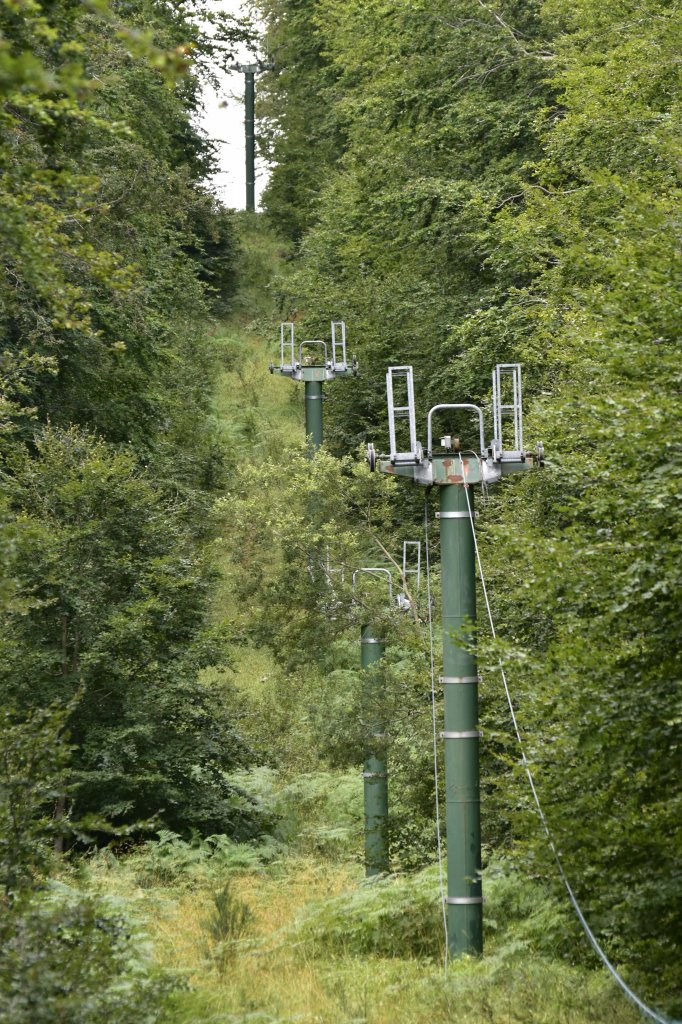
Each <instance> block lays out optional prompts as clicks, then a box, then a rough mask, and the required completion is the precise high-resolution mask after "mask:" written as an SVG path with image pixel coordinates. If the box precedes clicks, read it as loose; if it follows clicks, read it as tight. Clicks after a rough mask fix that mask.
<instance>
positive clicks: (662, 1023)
mask: <svg viewBox="0 0 682 1024" xmlns="http://www.w3.org/2000/svg"><path fill="white" fill-rule="evenodd" d="M459 458H460V462H461V461H462V456H461V455H460V457H459ZM462 477H464V464H463V463H462ZM464 493H465V495H466V499H467V507H468V509H469V522H470V524H471V533H472V536H473V538H474V549H475V551H476V562H477V563H478V572H479V576H480V578H481V588H482V590H483V597H484V598H485V606H486V609H487V612H488V621H489V622H490V631H491V633H492V636H493V639H496V638H497V632H496V630H495V623H494V621H493V613H492V611H491V608H490V601H489V600H488V588H487V587H486V583H485V576H484V575H483V566H482V564H481V554H480V551H479V548H478V538H477V537H476V529H475V527H474V517H473V514H472V508H471V501H470V499H469V488H468V486H466V485H465V487H464ZM427 564H428V562H427ZM427 573H428V570H427ZM427 578H428V577H427ZM498 665H499V669H500V673H501V675H502V682H503V684H504V692H505V694H506V697H507V704H508V705H509V712H510V714H511V720H512V722H513V725H514V732H515V733H516V739H517V742H518V744H519V749H520V751H521V763H522V764H523V767H524V769H525V772H526V775H527V776H528V782H529V785H530V788H531V792H532V794H533V800H534V801H535V806H536V807H537V810H538V816H539V818H540V821H541V823H542V827H543V829H544V831H545V835H546V836H547V842H548V844H549V848H550V850H551V851H552V853H553V855H554V859H555V861H556V864H557V868H558V869H559V874H560V876H561V880H562V882H563V883H564V886H565V888H566V892H567V893H568V898H569V900H570V901H571V904H572V906H573V909H574V910H575V913H576V916H577V918H578V920H579V921H580V924H581V926H582V929H583V931H584V932H585V935H586V936H587V938H588V940H589V942H590V945H591V946H592V948H593V949H594V951H595V953H596V954H597V956H598V957H599V959H600V960H601V962H602V963H603V964H604V966H605V967H606V969H607V971H608V972H609V974H610V975H611V976H612V978H613V979H614V981H615V982H616V984H617V985H618V986H619V987H620V988H621V990H622V991H623V992H624V993H625V995H626V996H627V997H628V999H630V1000H631V1002H633V1003H634V1004H635V1006H636V1007H637V1008H638V1009H639V1010H640V1012H641V1013H643V1014H644V1016H645V1017H648V1018H649V1020H653V1021H656V1024H682V1021H679V1020H673V1019H672V1018H670V1017H665V1016H664V1015H663V1014H661V1013H658V1011H656V1010H653V1009H652V1008H651V1007H650V1006H647V1004H646V1003H645V1002H644V1001H643V1000H642V999H640V997H639V996H638V995H637V993H636V992H633V991H632V989H631V988H630V986H629V985H628V984H627V982H626V981H625V980H624V979H623V978H622V977H621V976H620V974H619V973H618V971H617V970H616V968H615V967H614V966H613V964H612V963H611V961H610V960H609V958H608V957H607V955H606V953H605V952H604V950H603V949H602V947H601V946H600V944H599V941H598V939H597V938H596V936H595V934H594V932H593V931H592V929H591V928H590V926H589V924H588V923H587V920H586V919H585V915H584V914H583V912H582V909H581V907H580V904H579V903H578V900H577V899H576V896H575V893H574V892H573V889H572V888H571V884H570V882H569V881H568V877H567V875H566V872H565V871H564V866H563V864H562V862H561V854H560V853H559V851H558V850H557V848H556V845H555V843H554V839H553V837H552V833H551V832H550V830H549V824H548V822H547V818H546V817H545V812H544V811H543V809H542V805H541V803H540V797H539V796H538V792H537V789H536V788H535V781H534V779H533V774H532V772H531V770H530V764H529V762H528V758H527V757H526V751H525V748H524V745H523V740H522V738H521V731H520V729H519V724H518V721H517V718H516V712H515V711H514V704H513V701H512V698H511V693H510V692H509V686H508V684H507V674H506V672H505V671H504V666H503V665H502V662H501V661H499V662H498Z"/></svg>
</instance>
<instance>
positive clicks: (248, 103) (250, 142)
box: [244, 65, 257, 212]
mask: <svg viewBox="0 0 682 1024" xmlns="http://www.w3.org/2000/svg"><path fill="white" fill-rule="evenodd" d="M256 70H257V68H256V66H254V65H249V66H247V67H245V68H244V141H245V143H246V146H245V150H246V209H247V210H250V211H251V212H253V210H255V209H256V131H255V126H254V117H255V107H256Z"/></svg>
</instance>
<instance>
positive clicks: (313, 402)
mask: <svg viewBox="0 0 682 1024" xmlns="http://www.w3.org/2000/svg"><path fill="white" fill-rule="evenodd" d="M323 401H324V396H323V394H322V382H321V381H317V380H307V381H306V382H305V433H306V437H307V438H309V439H310V448H311V454H312V455H314V454H315V452H317V451H319V450H320V448H321V447H322V402H323Z"/></svg>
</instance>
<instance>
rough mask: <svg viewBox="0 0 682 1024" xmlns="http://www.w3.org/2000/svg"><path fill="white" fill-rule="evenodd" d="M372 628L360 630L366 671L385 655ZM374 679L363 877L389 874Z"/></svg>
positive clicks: (383, 773) (366, 772)
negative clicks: (364, 875)
mask: <svg viewBox="0 0 682 1024" xmlns="http://www.w3.org/2000/svg"><path fill="white" fill-rule="evenodd" d="M374 633H375V630H374V629H373V628H372V626H368V625H367V626H362V628H361V633H360V663H361V665H362V667H363V669H369V668H371V667H372V666H373V665H375V664H376V662H377V661H379V660H380V658H382V657H383V655H384V641H383V640H379V639H378V638H377V637H376V636H375V635H374ZM378 685H379V684H378V682H377V680H376V676H375V678H374V679H373V680H372V682H371V683H368V684H367V687H368V688H367V690H366V693H367V707H368V708H369V709H370V718H371V720H370V722H369V723H368V725H369V729H370V735H371V742H370V744H369V745H368V750H367V754H366V757H365V765H364V771H363V773H362V777H363V779H364V789H365V874H366V875H367V877H368V878H370V877H371V876H372V875H381V874H385V873H386V872H388V870H389V860H388V773H387V770H386V755H385V753H384V752H383V749H382V748H383V741H384V733H383V726H382V723H381V721H380V716H379V712H378V708H379V707H380V706H381V700H380V697H381V694H380V693H378V692H377V689H376V688H377V686H378Z"/></svg>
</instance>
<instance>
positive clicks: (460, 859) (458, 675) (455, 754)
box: [439, 483, 483, 955]
mask: <svg viewBox="0 0 682 1024" xmlns="http://www.w3.org/2000/svg"><path fill="white" fill-rule="evenodd" d="M465 487H469V485H468V484H465V483H461V484H445V485H444V486H442V487H441V488H440V489H439V494H440V547H441V587H442V622H443V675H442V676H441V679H440V681H441V683H442V685H443V705H444V712H443V732H442V734H441V735H442V738H443V741H444V744H445V807H446V811H445V825H446V833H447V844H448V895H447V925H448V945H449V948H450V952H451V953H452V954H453V955H458V954H460V953H481V952H482V950H483V916H482V906H481V904H482V902H483V898H482V894H481V876H480V871H481V817H480V793H479V769H478V761H479V751H478V741H479V736H480V733H479V731H478V669H477V665H476V658H475V656H474V654H473V653H471V651H470V650H466V649H465V648H464V647H463V646H461V643H462V641H463V640H465V639H468V640H469V641H471V639H472V638H471V631H470V626H471V624H473V623H474V622H475V621H476V560H475V559H476V555H475V549H474V542H473V533H472V530H471V516H470V512H469V504H468V503H467V494H466V493H465V490H464V488H465ZM468 497H469V503H470V504H471V508H472V510H473V500H472V492H471V489H470V488H469V495H468ZM465 631H466V632H465ZM455 638H457V640H458V641H459V642H456V640H455Z"/></svg>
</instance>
